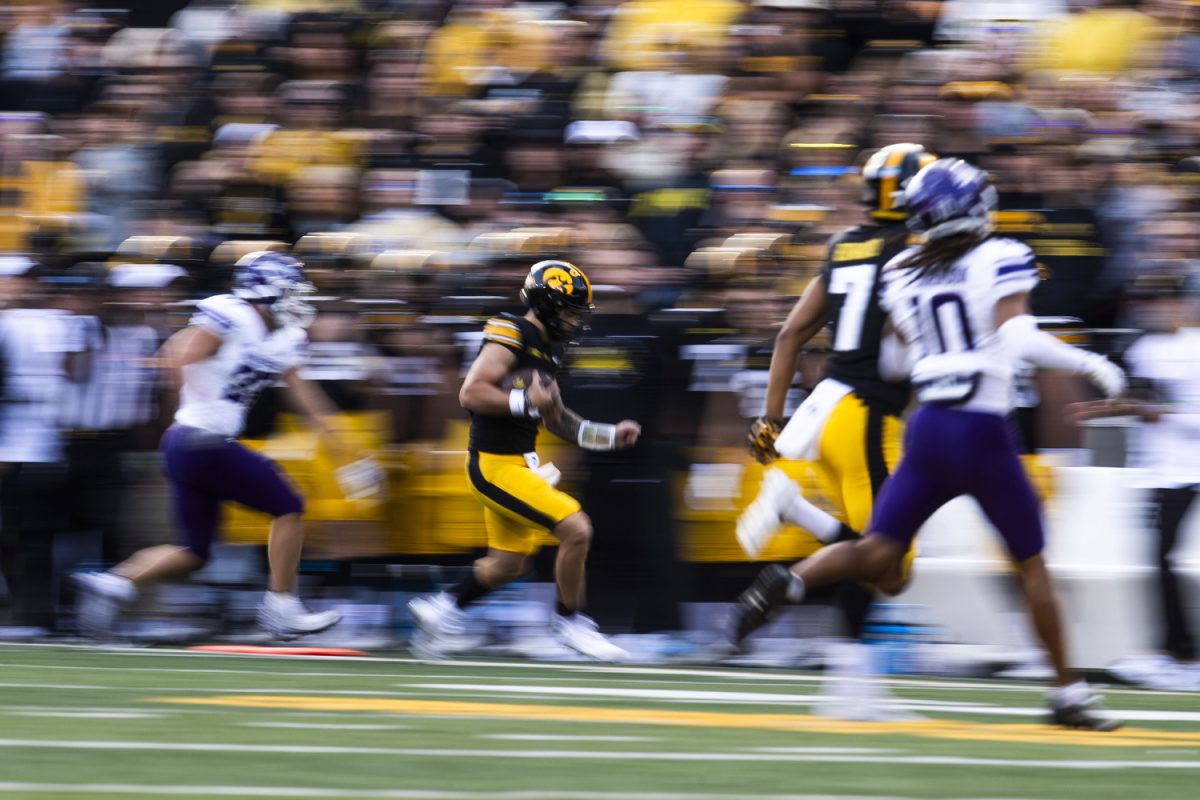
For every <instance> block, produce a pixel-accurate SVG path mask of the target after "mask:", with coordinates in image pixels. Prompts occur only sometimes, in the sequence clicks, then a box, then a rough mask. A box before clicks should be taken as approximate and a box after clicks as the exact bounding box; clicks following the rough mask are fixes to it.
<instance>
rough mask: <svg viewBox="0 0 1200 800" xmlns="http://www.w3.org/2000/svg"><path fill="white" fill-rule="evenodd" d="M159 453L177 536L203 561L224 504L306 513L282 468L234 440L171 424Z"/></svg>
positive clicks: (277, 514) (274, 514)
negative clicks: (230, 502) (168, 486)
mask: <svg viewBox="0 0 1200 800" xmlns="http://www.w3.org/2000/svg"><path fill="white" fill-rule="evenodd" d="M160 449H161V452H162V456H163V462H164V471H165V472H166V475H167V479H168V480H169V481H170V484H171V510H172V516H173V517H174V522H175V527H176V530H177V532H178V533H177V536H178V538H179V539H180V540H181V544H182V545H183V546H184V547H186V548H187V549H188V550H190V551H192V553H194V554H195V555H196V556H198V557H199V558H200V559H202V560H204V561H208V557H209V555H210V554H211V552H212V543H213V540H214V539H215V538H216V535H217V526H218V525H219V524H220V521H221V504H222V503H223V502H225V501H230V500H231V501H233V502H235V503H239V504H241V505H243V506H246V507H247V508H252V509H254V510H256V511H262V512H265V513H267V514H270V515H271V516H272V517H282V516H284V515H285V514H296V513H299V512H301V511H303V510H304V501H303V500H302V499H301V497H300V495H299V494H297V492H296V490H295V489H294V488H292V485H291V484H290V483H289V482H288V481H287V479H286V478H284V476H283V473H282V472H281V471H280V468H279V465H278V464H276V463H275V462H274V461H272V460H271V459H269V458H267V457H266V456H264V455H262V454H260V453H256V452H254V451H253V450H250V449H249V448H247V447H244V446H243V445H240V444H238V443H237V442H235V441H234V440H232V439H226V438H225V437H224V436H221V435H220V434H216V433H210V432H209V431H203V430H200V429H198V428H189V427H187V426H185V425H172V426H171V427H170V428H168V429H167V432H166V434H164V435H163V440H162V446H161V448H160Z"/></svg>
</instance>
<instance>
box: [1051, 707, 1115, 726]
mask: <svg viewBox="0 0 1200 800" xmlns="http://www.w3.org/2000/svg"><path fill="white" fill-rule="evenodd" d="M1090 706H1091V703H1078V704H1075V705H1069V706H1052V707H1051V709H1050V724H1052V725H1057V726H1059V727H1060V728H1077V729H1082V730H1088V731H1099V732H1101V733H1107V732H1109V731H1115V730H1116V729H1117V728H1119V727H1121V720H1119V719H1112V718H1111V717H1101V716H1097V715H1096V714H1094V713H1092V710H1091V708H1090Z"/></svg>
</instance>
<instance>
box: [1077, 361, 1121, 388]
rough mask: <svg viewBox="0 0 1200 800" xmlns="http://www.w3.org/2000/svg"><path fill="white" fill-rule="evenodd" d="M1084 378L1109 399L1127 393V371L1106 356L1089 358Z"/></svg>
mask: <svg viewBox="0 0 1200 800" xmlns="http://www.w3.org/2000/svg"><path fill="white" fill-rule="evenodd" d="M1083 376H1084V377H1085V378H1087V379H1088V380H1089V381H1090V382H1091V384H1092V385H1093V386H1095V387H1096V388H1097V389H1099V390H1100V391H1101V392H1102V393H1103V394H1104V396H1105V397H1107V398H1109V399H1112V398H1114V397H1120V396H1121V395H1122V394H1124V392H1125V371H1124V370H1122V369H1121V368H1120V367H1118V366H1117V365H1116V364H1114V363H1112V362H1111V361H1109V360H1108V359H1107V358H1105V357H1104V356H1099V355H1097V356H1094V357H1092V358H1089V359H1088V360H1087V366H1086V367H1085V368H1084V370H1083Z"/></svg>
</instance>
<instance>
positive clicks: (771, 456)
mask: <svg viewBox="0 0 1200 800" xmlns="http://www.w3.org/2000/svg"><path fill="white" fill-rule="evenodd" d="M782 430H783V420H781V419H776V418H775V417H759V418H757V419H756V420H754V422H752V423H750V433H749V435H748V436H747V437H746V446H747V447H749V448H750V455H752V456H754V460H755V461H757V462H758V463H760V464H770V463H771V462H772V461H775V460H776V459H778V458H779V452H778V451H777V450H776V449H775V440H776V439H778V438H779V432H780V431H782Z"/></svg>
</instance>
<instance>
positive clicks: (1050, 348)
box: [997, 314, 1100, 373]
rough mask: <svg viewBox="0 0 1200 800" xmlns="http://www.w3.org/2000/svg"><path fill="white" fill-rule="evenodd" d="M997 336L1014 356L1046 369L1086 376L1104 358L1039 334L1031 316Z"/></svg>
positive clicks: (1024, 316) (1016, 320)
mask: <svg viewBox="0 0 1200 800" xmlns="http://www.w3.org/2000/svg"><path fill="white" fill-rule="evenodd" d="M997 333H998V334H999V336H1000V339H1001V341H1003V342H1004V346H1005V349H1007V350H1008V351H1009V352H1010V353H1011V354H1012V355H1013V356H1015V357H1016V358H1019V359H1021V360H1022V361H1028V362H1029V363H1030V364H1033V365H1034V366H1037V367H1041V368H1042V369H1055V370H1063V371H1065V372H1075V373H1082V372H1084V371H1085V370H1086V369H1087V368H1088V365H1089V364H1090V363H1091V361H1092V359H1095V358H1100V356H1097V355H1096V354H1094V353H1089V352H1087V351H1086V350H1080V349H1079V348H1077V347H1072V346H1071V345H1069V344H1064V343H1062V342H1060V341H1059V340H1058V339H1055V338H1054V337H1053V336H1051V335H1050V334H1048V333H1045V332H1044V331H1040V330H1038V327H1037V320H1035V319H1034V318H1033V317H1032V316H1030V315H1029V314H1020V315H1018V316H1015V317H1013V318H1012V319H1010V320H1008V321H1007V322H1005V323H1004V324H1003V325H1001V326H1000V329H999V330H998V331H997Z"/></svg>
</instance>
